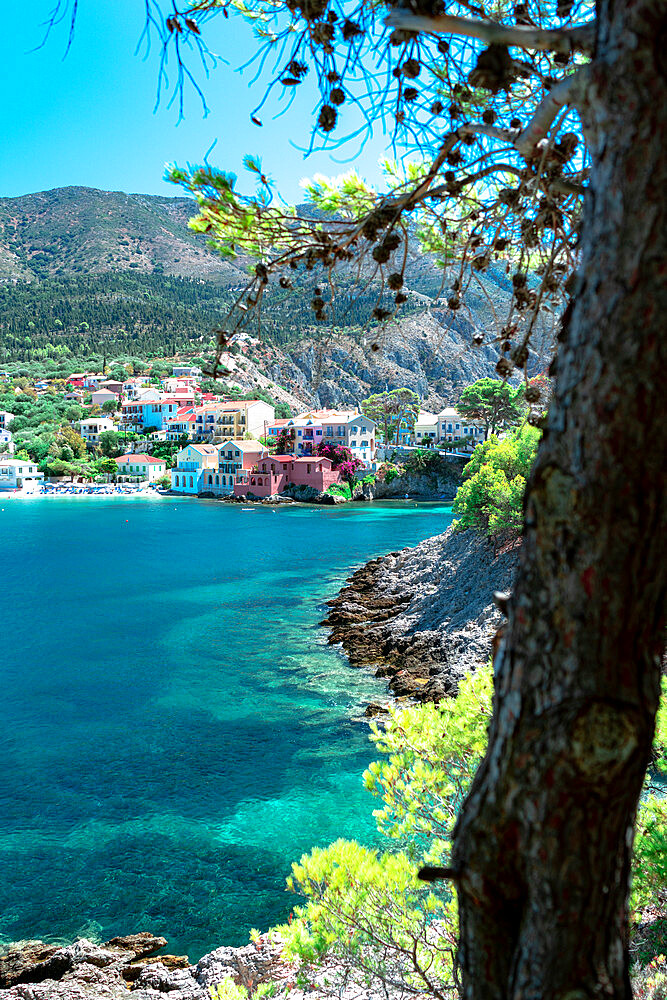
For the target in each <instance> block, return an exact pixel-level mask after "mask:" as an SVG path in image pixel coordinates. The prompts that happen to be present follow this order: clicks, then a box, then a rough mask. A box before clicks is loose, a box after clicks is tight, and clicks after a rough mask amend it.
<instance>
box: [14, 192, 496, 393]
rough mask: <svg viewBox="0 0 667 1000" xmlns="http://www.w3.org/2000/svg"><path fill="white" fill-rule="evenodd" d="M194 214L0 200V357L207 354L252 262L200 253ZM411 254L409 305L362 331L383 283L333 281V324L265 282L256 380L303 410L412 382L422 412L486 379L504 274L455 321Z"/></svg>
mask: <svg viewBox="0 0 667 1000" xmlns="http://www.w3.org/2000/svg"><path fill="white" fill-rule="evenodd" d="M196 210H197V205H196V202H195V201H194V200H193V199H189V198H186V197H182V196H173V197H169V196H166V195H145V194H141V193H126V192H123V191H112V192H110V191H104V190H103V189H100V188H89V187H85V186H81V185H70V186H67V187H64V188H52V189H49V190H47V191H41V192H33V193H30V194H27V195H22V196H16V197H13V198H0V357H1V358H2V359H3V360H8V359H10V358H31V357H34V356H35V352H40V351H41V352H42V353H44V352H46V355H47V356H49V352H50V351H51V352H53V351H55V350H56V348H57V347H58V345H61V346H62V347H63V349H66V350H67V351H70V352H71V353H76V354H77V355H79V354H81V353H82V352H85V351H86V350H88V349H90V351H94V352H99V353H102V352H104V353H105V354H108V353H113V352H114V351H115V352H117V353H121V352H130V353H132V352H134V353H140V352H141V350H142V349H143V350H145V351H147V352H151V353H153V354H155V353H160V352H161V353H164V354H171V355H173V354H175V353H176V352H177V351H179V350H187V349H188V347H189V348H190V349H191V350H193V351H196V352H197V353H202V351H205V350H206V345H207V344H209V345H211V344H212V339H213V338H212V330H213V329H214V328H215V326H216V325H217V324H218V323H219V322H220V321H221V319H222V318H223V317H224V315H225V313H226V311H227V309H228V308H229V305H230V304H231V302H232V301H233V299H234V298H235V297H236V295H237V294H238V291H239V290H240V289H241V288H242V287H243V286H244V285H245V283H246V281H247V276H248V268H249V266H250V264H251V261H250V260H249V258H246V257H244V256H239V257H237V258H235V259H232V260H228V259H223V258H221V257H220V256H219V255H218V254H217V253H216V252H215V251H214V250H212V249H211V248H209V247H208V246H207V245H206V242H205V237H203V236H202V235H200V234H197V233H194V232H193V231H192V230H191V229H189V228H188V219H189V218H190V217H191V216H192V215H193V214H195V212H196ZM408 251H409V252H408V264H407V267H406V271H405V285H404V288H405V290H406V291H407V293H408V302H407V303H406V306H405V307H404V308H403V311H402V312H401V314H400V316H399V317H398V318H397V320H395V321H393V322H392V323H390V324H388V325H387V327H386V328H384V329H382V330H379V329H377V328H375V329H374V328H372V327H371V328H368V326H367V325H366V324H367V320H368V316H370V314H371V312H372V307H373V304H374V303H375V301H376V300H377V295H378V291H379V286H378V285H377V283H375V284H373V283H371V285H370V286H369V287H367V288H364V289H363V290H361V291H359V290H358V289H356V288H354V287H353V284H352V275H353V272H352V270H351V269H348V272H349V273H348V272H346V271H345V270H344V269H343V270H342V271H341V275H340V292H339V295H338V297H337V299H336V302H335V303H334V306H335V310H336V314H335V316H334V317H333V325H331V324H330V325H327V324H321V323H316V322H315V320H314V318H313V314H312V310H311V308H310V299H311V298H312V297H313V294H314V292H313V290H314V288H315V286H316V284H317V280H318V278H317V275H315V274H314V273H308V272H305V271H304V272H301V271H299V272H295V273H294V275H293V277H294V278H295V284H296V291H295V292H294V293H285V292H282V291H281V290H280V289H279V288H278V287H274V286H271V287H270V288H269V291H268V295H267V296H266V305H265V306H264V309H263V313H262V317H261V324H262V328H263V331H264V332H263V339H265V341H266V343H267V344H269V345H270V350H269V352H268V355H267V352H266V351H264V350H262V351H258V352H257V353H258V358H257V364H256V368H257V372H256V373H255V374H256V375H257V376H258V377H259V376H266V377H269V378H270V380H271V381H272V382H274V383H278V384H279V385H285V384H289V385H291V386H292V387H293V389H294V391H296V393H297V395H298V397H299V398H302V399H303V402H305V403H309V404H312V405H338V404H340V403H346V402H353V401H356V400H358V398H360V397H363V396H364V395H368V393H369V392H375V391H379V390H381V389H384V388H397V387H399V386H403V385H407V386H408V387H410V388H414V390H415V391H417V392H419V394H420V396H421V397H422V399H423V400H424V404H425V405H427V406H428V407H429V408H430V407H433V408H435V407H438V406H441V405H448V404H450V403H452V402H455V400H456V398H458V395H459V394H460V391H461V389H462V388H463V387H464V386H465V385H466V384H468V383H469V382H471V381H474V380H475V379H476V378H479V377H482V376H485V375H493V374H494V371H495V364H496V361H497V359H498V352H497V350H496V348H495V346H494V345H493V344H489V345H488V346H483V347H481V348H478V349H474V350H473V349H472V347H471V344H472V340H473V336H475V335H476V334H479V333H480V332H484V331H485V330H488V329H490V328H491V326H492V324H493V323H494V322H495V316H494V313H495V312H496V311H497V310H498V309H502V308H504V307H505V306H506V305H507V303H508V302H509V297H510V295H511V285H510V282H509V280H508V279H507V276H506V275H505V273H504V270H503V267H502V266H501V265H500V264H495V265H493V266H492V268H490V269H489V273H488V274H487V275H486V276H485V280H484V285H483V286H481V285H480V287H479V289H475V288H471V291H470V293H469V295H468V304H469V308H468V309H467V310H466V311H464V310H461V311H458V312H456V313H452V312H451V311H450V310H449V309H448V308H447V307H446V306H445V305H443V303H442V301H438V299H437V296H438V293H439V292H440V290H441V288H442V285H443V272H442V269H441V268H439V267H438V266H437V265H436V263H435V261H434V260H433V259H432V258H431V257H429V256H427V255H425V254H423V253H422V252H421V250H420V249H419V247H418V246H417V244H416V241H411V242H410V244H409V247H408ZM320 280H321V279H320ZM250 332H251V333H252V331H250ZM371 345H372V347H373V348H374V351H372V350H371ZM264 380H265V379H264V377H262V378H260V379H259V381H260V382H263V381H264ZM246 388H247V386H246Z"/></svg>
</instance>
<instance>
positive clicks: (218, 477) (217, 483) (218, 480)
mask: <svg viewBox="0 0 667 1000" xmlns="http://www.w3.org/2000/svg"><path fill="white" fill-rule="evenodd" d="M215 485H216V486H219V485H220V476H216V477H215Z"/></svg>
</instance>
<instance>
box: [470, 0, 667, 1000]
mask: <svg viewBox="0 0 667 1000" xmlns="http://www.w3.org/2000/svg"><path fill="white" fill-rule="evenodd" d="M666 51H667V7H666V5H665V2H664V0H634V2H633V0H627V2H624V0H600V2H599V3H598V42H597V49H596V54H595V57H594V64H593V67H592V74H591V80H592V84H591V89H590V90H589V95H588V107H587V116H586V117H587V122H586V126H587V134H588V136H589V139H590V140H591V142H592V156H593V176H592V184H591V193H590V196H589V198H588V203H587V206H586V213H585V225H584V235H583V246H582V264H581V270H580V275H581V277H580V281H579V288H578V291H577V294H576V296H575V298H574V304H573V309H572V312H571V315H570V319H569V322H568V323H567V324H566V329H565V332H564V335H563V342H562V344H561V347H560V353H559V358H558V362H557V367H558V371H557V373H556V388H555V394H554V400H553V403H552V407H551V411H550V417H549V424H548V429H547V431H546V433H545V437H544V440H543V443H542V445H541V447H540V451H539V455H538V460H537V463H536V467H535V471H534V474H533V476H532V479H531V482H530V484H529V488H528V491H527V497H526V507H525V543H524V546H523V552H522V561H521V566H520V569H519V572H518V576H517V580H516V586H515V590H514V597H513V601H512V605H511V608H510V612H509V621H508V625H507V630H506V635H505V638H504V639H503V641H502V642H501V644H500V648H499V650H498V653H497V655H496V658H495V665H494V666H495V675H496V682H495V683H496V702H495V712H494V718H493V722H492V726H491V732H490V741H489V749H488V753H487V755H486V758H485V760H484V762H483V764H482V766H481V768H480V770H479V773H478V775H477V777H476V779H475V782H474V784H473V787H472V789H471V793H470V795H469V797H468V799H467V801H466V803H465V805H464V808H463V810H462V814H461V817H460V820H459V823H458V826H457V829H456V832H455V841H454V852H453V867H454V871H455V872H456V873H457V888H458V894H459V903H460V918H461V941H460V954H459V961H460V966H461V972H462V979H463V984H464V994H465V997H467V998H471V1000H472V998H474V1000H500V998H503V1000H505V998H510V997H512V998H517V1000H518V998H519V997H520V998H521V1000H533V998H538V997H539V998H540V1000H549V998H552V997H553V998H562V1000H566V998H567V1000H585V998H588V997H617V998H629V997H630V996H631V991H630V985H629V978H628V969H627V951H626V934H627V891H628V870H629V857H630V850H631V839H632V826H633V820H634V816H635V810H636V806H637V801H638V797H639V793H640V790H641V785H642V779H643V776H644V773H645V768H646V765H647V762H648V756H649V750H650V744H651V739H652V735H653V729H654V718H655V712H656V708H657V701H658V693H659V677H660V653H661V649H662V642H663V634H664V633H663V629H664V611H665V594H666V588H667V559H665V554H664V538H665V537H666V529H667V517H666V510H665V499H664V496H663V491H664V479H665V473H664V444H663V442H664V440H665V417H666V415H667V414H666V408H665V389H664V386H665V372H666V371H667V364H666V362H667V345H666V342H665V340H666V338H665V335H664V331H665V325H666V324H667V290H666V280H665V270H666V267H667V245H666V242H667V217H666V214H667V213H666V204H667V201H666V193H667V79H666V76H667V57H666V56H665V52H666Z"/></svg>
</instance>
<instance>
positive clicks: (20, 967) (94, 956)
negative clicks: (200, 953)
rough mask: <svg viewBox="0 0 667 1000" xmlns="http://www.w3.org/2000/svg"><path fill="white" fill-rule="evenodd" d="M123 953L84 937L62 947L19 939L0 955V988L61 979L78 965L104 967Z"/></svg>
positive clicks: (112, 963)
mask: <svg viewBox="0 0 667 1000" xmlns="http://www.w3.org/2000/svg"><path fill="white" fill-rule="evenodd" d="M158 940H163V939H161V938H160V939H158ZM124 955H127V952H119V951H118V950H112V949H110V948H106V947H100V946H99V945H96V944H93V942H92V941H88V940H87V939H86V938H81V939H80V940H79V941H75V943H74V944H71V945H67V946H66V947H62V948H57V947H52V946H49V945H45V944H44V942H42V941H28V942H22V943H19V944H18V945H15V946H13V947H12V948H10V950H9V952H8V954H7V955H5V956H3V957H2V958H0V987H2V988H5V987H8V986H9V987H11V986H14V985H18V984H20V983H41V982H43V981H44V980H46V979H52V980H58V979H62V978H63V976H64V975H65V974H66V973H68V972H71V971H72V970H73V969H75V968H76V967H77V966H78V965H89V966H94V967H96V968H103V967H104V966H107V965H114V964H115V963H117V962H118V961H119V960H122V958H123V956H124ZM129 956H130V957H132V958H133V957H134V952H132V951H130V952H129Z"/></svg>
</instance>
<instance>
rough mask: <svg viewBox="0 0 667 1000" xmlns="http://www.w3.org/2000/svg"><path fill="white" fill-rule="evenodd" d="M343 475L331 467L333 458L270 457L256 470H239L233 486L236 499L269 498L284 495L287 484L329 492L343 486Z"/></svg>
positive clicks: (260, 463)
mask: <svg viewBox="0 0 667 1000" xmlns="http://www.w3.org/2000/svg"><path fill="white" fill-rule="evenodd" d="M340 482H341V476H340V472H338V470H336V471H335V472H334V470H333V469H332V467H331V459H330V458H317V457H316V458H310V457H309V458H295V457H294V455H271V456H270V457H267V458H262V459H260V460H259V461H258V462H257V464H256V465H255V466H254V468H252V469H249V470H248V471H246V470H245V469H243V470H239V472H238V474H237V476H236V480H235V482H234V495H235V496H245V495H246V494H247V493H252V494H253V495H254V496H256V497H270V496H273V495H274V494H275V493H282V492H283V490H284V489H285V487H286V486H287V485H288V483H294V484H295V486H312V487H313V488H314V489H316V490H320V491H323V490H326V489H327V488H328V487H329V486H332V485H333V484H334V483H340Z"/></svg>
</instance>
